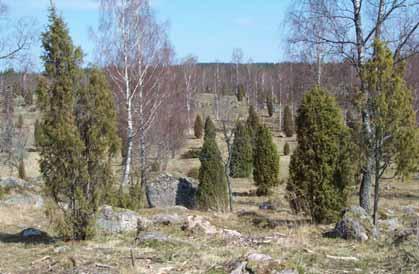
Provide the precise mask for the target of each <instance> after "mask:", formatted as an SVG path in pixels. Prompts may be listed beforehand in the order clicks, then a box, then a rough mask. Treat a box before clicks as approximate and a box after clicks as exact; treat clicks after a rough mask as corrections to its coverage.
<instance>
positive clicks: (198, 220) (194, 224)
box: [182, 216, 220, 235]
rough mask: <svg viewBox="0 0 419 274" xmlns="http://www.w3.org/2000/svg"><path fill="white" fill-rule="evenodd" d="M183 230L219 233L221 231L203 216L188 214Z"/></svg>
mask: <svg viewBox="0 0 419 274" xmlns="http://www.w3.org/2000/svg"><path fill="white" fill-rule="evenodd" d="M182 229H183V230H186V231H190V232H194V233H196V232H204V233H205V234H210V235H213V234H218V233H220V231H219V230H218V229H217V228H216V227H215V226H213V225H212V224H211V223H210V222H209V221H208V220H206V219H205V218H204V217H202V216H188V217H187V218H186V222H185V224H184V225H183V226H182Z"/></svg>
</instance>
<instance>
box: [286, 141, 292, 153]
mask: <svg viewBox="0 0 419 274" xmlns="http://www.w3.org/2000/svg"><path fill="white" fill-rule="evenodd" d="M290 153H291V149H290V144H289V143H288V142H286V143H285V145H284V155H289V154H290Z"/></svg>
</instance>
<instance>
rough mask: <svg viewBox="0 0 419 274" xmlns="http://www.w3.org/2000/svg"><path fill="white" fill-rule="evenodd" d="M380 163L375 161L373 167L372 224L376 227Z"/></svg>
mask: <svg viewBox="0 0 419 274" xmlns="http://www.w3.org/2000/svg"><path fill="white" fill-rule="evenodd" d="M379 173H380V163H379V161H376V165H375V186H374V211H373V215H372V217H373V222H374V225H377V218H378V214H377V211H378V200H379V198H380V174H379Z"/></svg>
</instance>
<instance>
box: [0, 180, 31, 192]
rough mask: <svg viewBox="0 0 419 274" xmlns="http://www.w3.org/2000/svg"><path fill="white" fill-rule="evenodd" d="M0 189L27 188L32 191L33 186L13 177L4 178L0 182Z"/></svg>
mask: <svg viewBox="0 0 419 274" xmlns="http://www.w3.org/2000/svg"><path fill="white" fill-rule="evenodd" d="M0 187H3V188H18V187H20V188H27V189H32V188H33V185H32V184H30V183H28V182H26V181H25V180H22V179H19V178H14V177H6V178H2V179H1V180H0Z"/></svg>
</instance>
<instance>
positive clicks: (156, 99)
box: [98, 0, 171, 188]
mask: <svg viewBox="0 0 419 274" xmlns="http://www.w3.org/2000/svg"><path fill="white" fill-rule="evenodd" d="M99 32H100V33H101V35H100V37H99V40H98V42H99V43H98V44H99V48H100V49H101V56H102V57H103V58H102V61H103V62H102V65H103V66H104V67H106V68H107V70H108V75H109V77H110V78H111V79H112V81H113V83H114V86H115V88H114V92H115V93H117V94H119V95H120V96H122V97H123V98H124V102H123V104H124V105H123V106H122V108H123V110H124V112H125V113H126V125H125V128H126V136H127V138H126V141H125V146H126V156H125V157H124V161H123V175H122V179H121V186H124V185H127V184H128V183H129V181H130V179H129V177H130V173H131V171H132V161H133V155H134V153H133V151H134V144H135V143H138V155H139V164H140V174H141V185H142V188H143V187H144V185H145V183H146V179H147V151H146V134H147V132H148V130H149V129H150V127H151V126H152V124H153V121H154V120H155V118H156V116H157V113H158V110H159V108H160V106H161V104H162V102H163V101H164V99H165V95H164V94H162V90H163V89H162V88H161V83H160V82H159V79H161V76H162V74H164V72H165V71H166V68H167V64H168V62H169V61H170V60H168V55H167V52H168V51H170V49H171V46H170V43H169V42H168V39H167V35H166V31H165V26H164V25H163V24H160V23H159V22H157V20H156V18H155V15H154V12H153V10H152V8H151V6H150V2H149V1H148V0H131V1H129V0H101V19H100V27H99ZM135 139H136V142H135V143H134V140H135Z"/></svg>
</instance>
